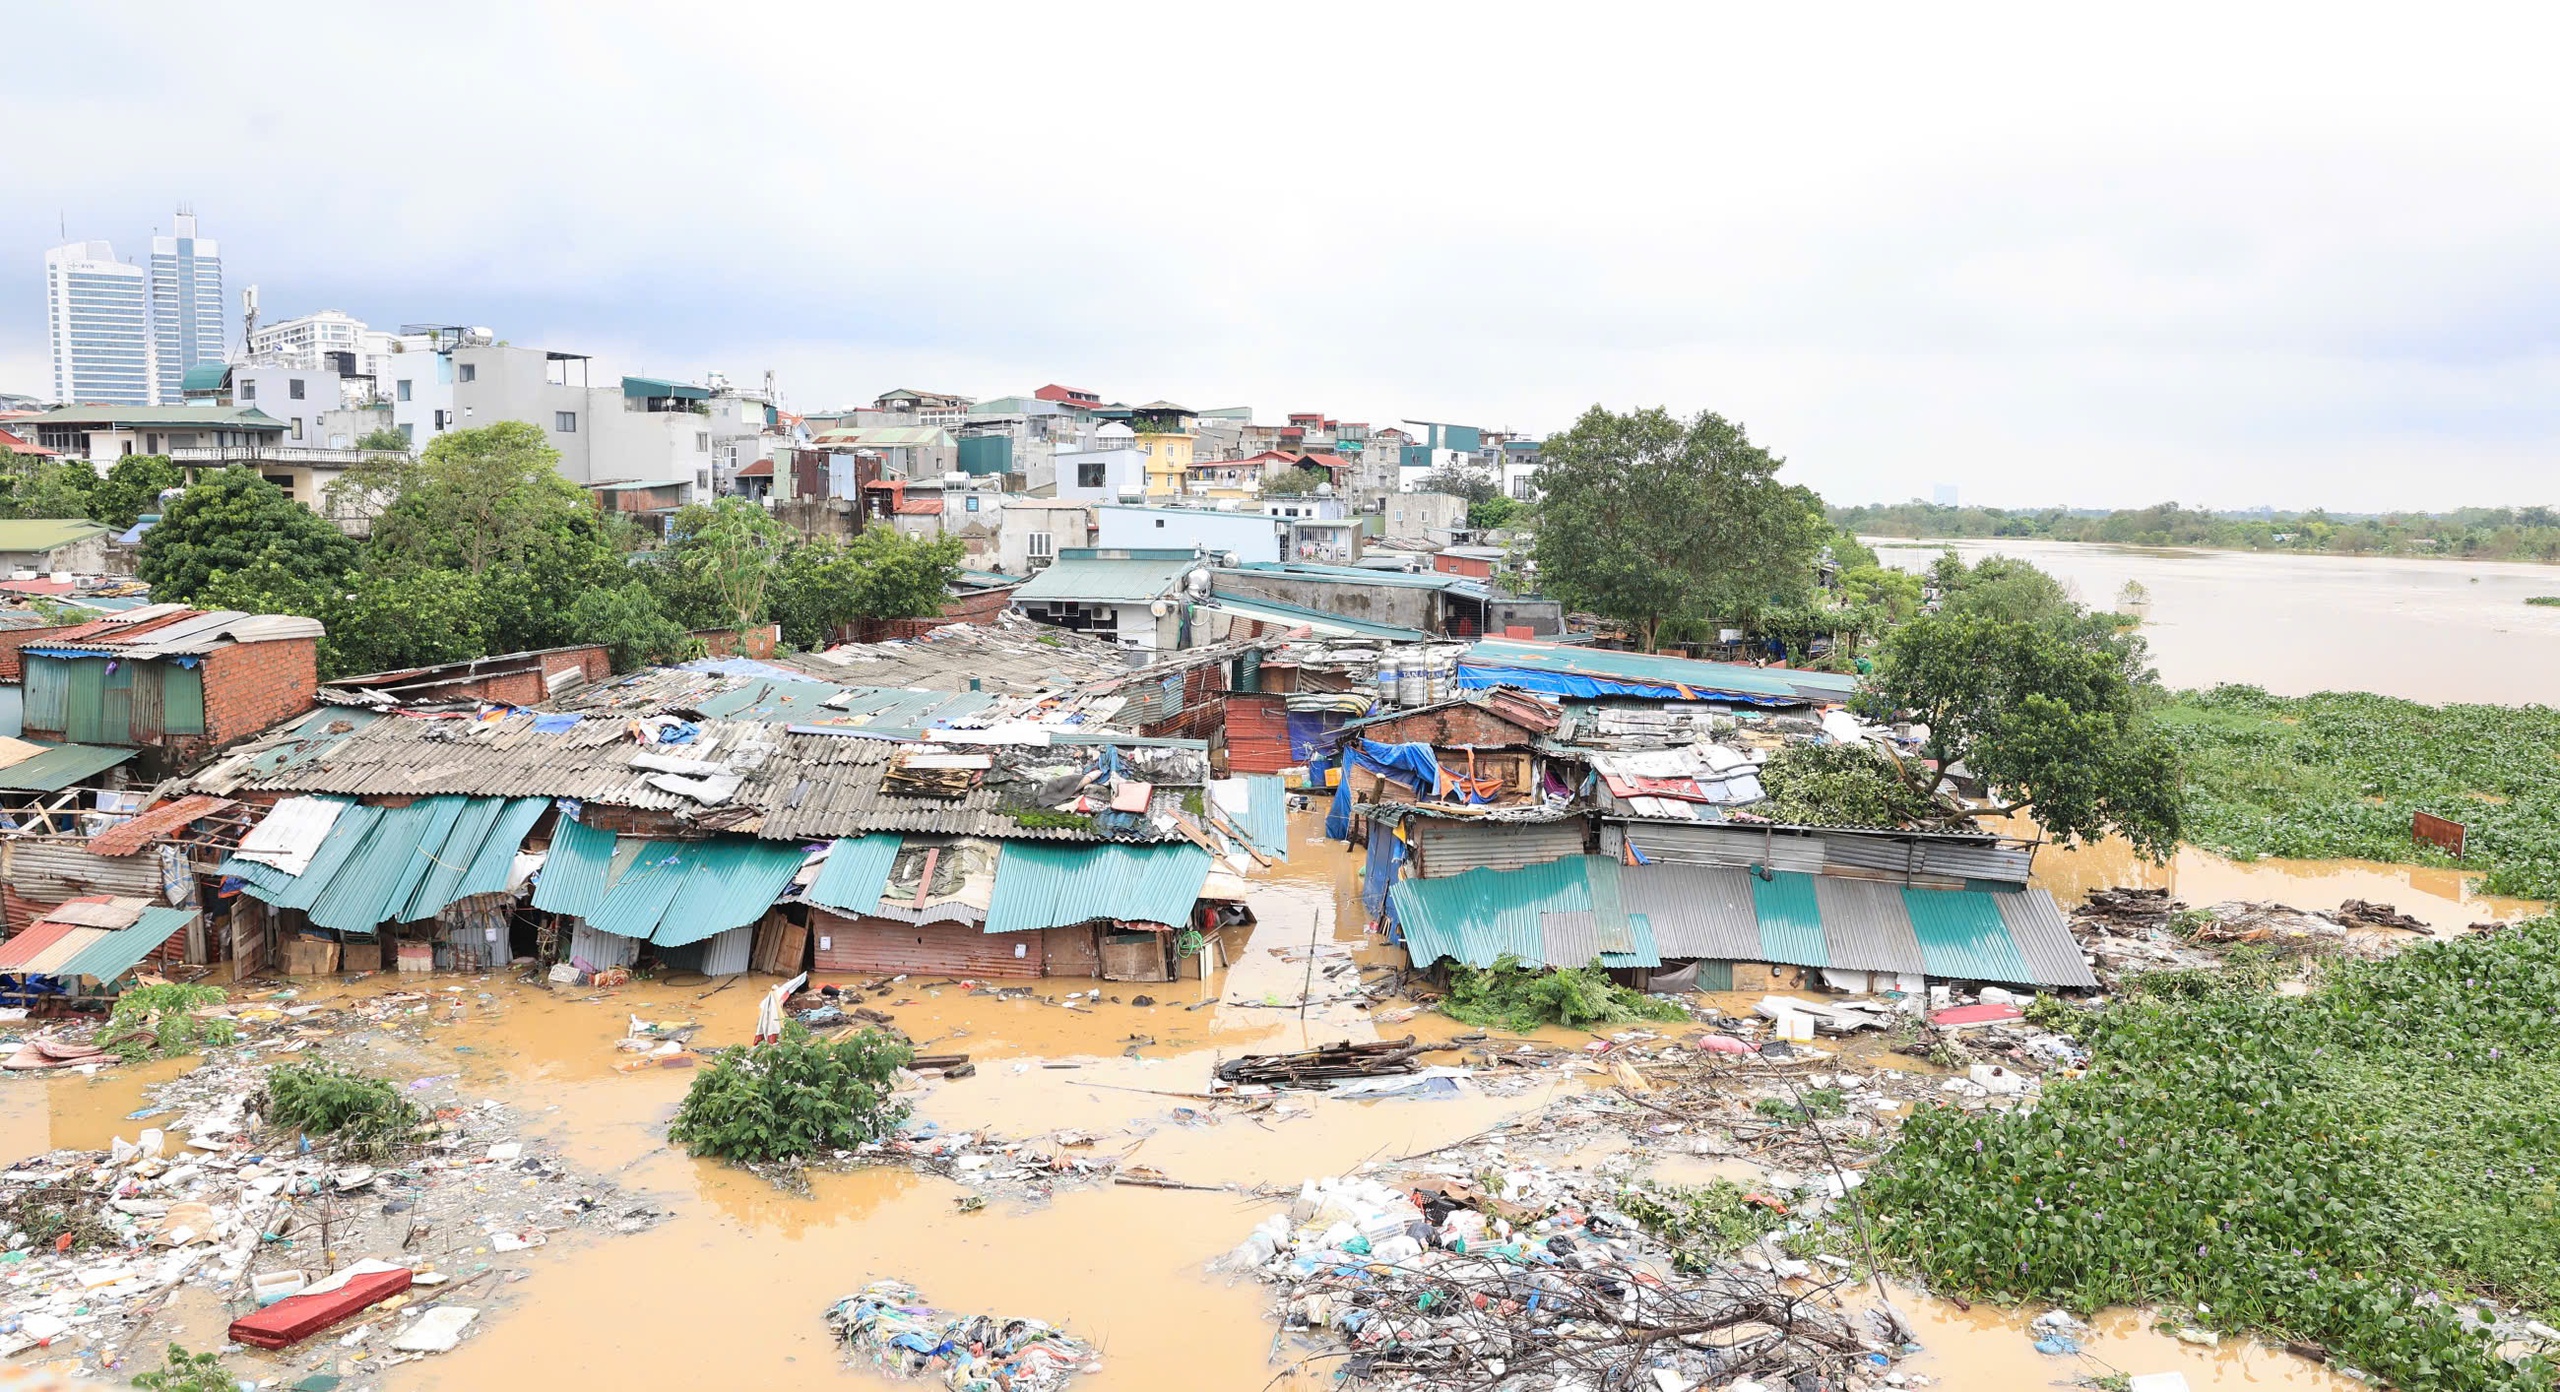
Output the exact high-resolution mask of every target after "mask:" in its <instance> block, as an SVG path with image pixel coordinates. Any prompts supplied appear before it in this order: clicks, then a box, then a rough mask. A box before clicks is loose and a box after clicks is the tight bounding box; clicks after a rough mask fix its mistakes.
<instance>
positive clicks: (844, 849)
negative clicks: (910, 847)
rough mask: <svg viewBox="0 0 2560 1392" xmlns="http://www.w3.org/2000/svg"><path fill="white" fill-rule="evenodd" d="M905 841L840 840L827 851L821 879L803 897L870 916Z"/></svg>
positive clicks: (876, 838)
mask: <svg viewBox="0 0 2560 1392" xmlns="http://www.w3.org/2000/svg"><path fill="white" fill-rule="evenodd" d="M904 840H905V838H903V837H897V836H848V837H845V838H843V839H841V840H839V841H837V842H836V843H835V845H834V846H833V847H832V848H830V849H829V850H828V852H827V861H826V864H825V865H823V866H821V867H820V868H819V870H818V878H817V879H816V881H814V882H813V883H811V884H810V886H809V889H808V892H807V893H806V894H804V895H802V896H801V897H802V898H805V899H807V900H808V901H809V902H810V903H812V904H817V905H820V906H821V907H824V908H830V909H837V910H840V911H842V912H844V913H849V914H867V913H870V912H871V911H872V909H873V908H874V907H875V906H876V905H878V904H879V902H880V890H881V888H882V887H883V886H885V885H887V884H888V883H889V866H890V865H891V863H893V862H895V861H896V860H897V858H898V847H899V846H900V845H901V844H903V843H904Z"/></svg>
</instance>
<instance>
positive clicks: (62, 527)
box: [0, 517, 107, 551]
mask: <svg viewBox="0 0 2560 1392" xmlns="http://www.w3.org/2000/svg"><path fill="white" fill-rule="evenodd" d="M106 533H107V528H105V527H102V526H100V525H98V524H97V523H95V522H89V521H83V520H80V519H76V518H53V517H10V518H0V551H51V550H53V549H54V548H56V547H61V546H70V545H73V544H75V543H78V542H83V541H87V540H88V539H89V538H91V537H94V536H104V535H106Z"/></svg>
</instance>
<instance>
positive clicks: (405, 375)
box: [375, 324, 497, 449]
mask: <svg viewBox="0 0 2560 1392" xmlns="http://www.w3.org/2000/svg"><path fill="white" fill-rule="evenodd" d="M496 338H497V335H496V334H495V333H494V332H493V331H491V330H489V329H485V328H474V327H468V326H465V325H461V324H403V325H401V326H400V333H399V335H398V336H397V337H396V338H394V339H393V340H392V343H391V355H390V358H389V360H388V361H386V362H385V363H384V364H383V365H382V367H381V369H380V370H379V371H378V372H377V373H376V374H375V376H376V380H377V381H378V382H379V383H380V384H381V389H382V394H383V396H384V397H385V398H387V399H388V400H389V401H390V402H391V420H392V428H393V429H395V430H398V431H399V432H400V434H401V436H402V438H404V439H406V440H407V441H408V442H409V447H410V448H411V449H425V448H426V447H427V444H428V442H429V441H431V440H433V439H435V437H437V436H438V435H441V434H443V433H444V432H446V431H448V430H451V429H453V428H454V425H455V422H456V419H457V414H456V412H455V409H454V404H453V387H454V376H455V373H454V368H453V353H454V350H455V349H457V348H463V347H468V346H473V345H481V344H489V343H493V342H495V341H496Z"/></svg>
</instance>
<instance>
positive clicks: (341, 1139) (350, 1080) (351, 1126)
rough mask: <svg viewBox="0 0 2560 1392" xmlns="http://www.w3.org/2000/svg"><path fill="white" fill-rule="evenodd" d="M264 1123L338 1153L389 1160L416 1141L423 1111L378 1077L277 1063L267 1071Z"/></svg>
mask: <svg viewBox="0 0 2560 1392" xmlns="http://www.w3.org/2000/svg"><path fill="white" fill-rule="evenodd" d="M261 1110H262V1111H263V1112H264V1113H265V1115H266V1118H267V1121H268V1122H269V1124H271V1125H274V1126H280V1127H282V1128H284V1129H285V1130H288V1131H299V1132H301V1133H302V1134H303V1135H305V1136H308V1137H311V1138H312V1139H314V1140H325V1141H327V1142H328V1143H329V1145H330V1147H331V1148H332V1149H333V1150H334V1151H336V1152H337V1153H338V1154H340V1155H344V1156H350V1157H353V1158H357V1159H363V1160H375V1161H380V1160H388V1159H391V1158H393V1157H394V1156H396V1155H398V1154H400V1153H401V1152H402V1151H404V1150H406V1149H408V1148H409V1147H410V1146H412V1145H414V1144H416V1143H417V1142H418V1140H419V1139H420V1136H421V1131H422V1128H424V1127H425V1125H426V1121H427V1117H426V1113H424V1112H422V1111H420V1110H418V1108H417V1107H416V1106H415V1105H414V1104H412V1103H411V1102H410V1101H409V1100H408V1099H407V1098H404V1097H402V1096H401V1095H400V1089H399V1088H398V1087H396V1086H394V1085H393V1084H391V1083H390V1082H387V1081H385V1080H384V1079H381V1078H371V1077H367V1076H365V1075H364V1074H362V1073H357V1072H353V1071H351V1070H348V1069H344V1068H339V1067H336V1066H334V1065H331V1064H325V1063H280V1064H277V1065H276V1066H275V1067H273V1068H270V1069H268V1070H267V1088H266V1097H265V1099H264V1105H263V1107H262V1108H261Z"/></svg>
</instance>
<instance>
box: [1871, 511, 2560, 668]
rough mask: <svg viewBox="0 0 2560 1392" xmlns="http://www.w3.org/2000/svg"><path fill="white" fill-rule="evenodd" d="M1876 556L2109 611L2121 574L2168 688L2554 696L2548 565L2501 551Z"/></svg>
mask: <svg viewBox="0 0 2560 1392" xmlns="http://www.w3.org/2000/svg"><path fill="white" fill-rule="evenodd" d="M1869 544H1870V545H1872V546H1874V547H1875V551H1876V556H1877V558H1878V559H1880V560H1882V561H1883V562H1884V563H1885V564H1887V565H1891V566H1899V567H1901V568H1903V569H1906V570H1924V569H1926V568H1927V567H1928V565H1929V563H1930V562H1931V561H1932V560H1934V559H1936V557H1937V556H1938V554H1939V553H1940V552H1941V551H1944V550H1945V549H1947V548H1948V547H1950V546H1952V547H1954V548H1955V550H1956V551H1957V553H1958V554H1960V555H1962V556H1964V557H1965V558H1966V559H1968V560H1973V559H1977V558H1979V557H1982V556H1986V555H1993V554H1998V555H2006V556H2015V557H2017V558H2019V559H2020V560H2025V561H2032V562H2034V563H2035V564H2036V565H2037V566H2039V567H2042V568H2043V569H2044V570H2046V571H2047V572H2049V573H2051V574H2052V575H2053V576H2054V577H2055V578H2056V579H2059V580H2061V581H2062V582H2063V583H2064V584H2065V585H2066V586H2068V587H2069V588H2070V589H2071V590H2072V591H2073V593H2074V594H2075V595H2076V596H2077V597H2078V598H2079V599H2080V600H2081V601H2082V602H2084V603H2087V604H2091V605H2095V606H2097V607H2100V608H2106V609H2115V608H2119V607H2121V606H2120V604H2119V596H2120V595H2121V594H2122V593H2123V591H2124V587H2125V584H2126V582H2127V581H2132V582H2136V583H2138V584H2140V585H2141V587H2142V589H2143V590H2144V591H2145V592H2146V593H2147V594H2148V596H2149V598H2148V600H2147V602H2145V603H2144V604H2143V605H2142V606H2141V609H2140V612H2141V613H2142V616H2143V628H2142V632H2143V636H2144V637H2146V638H2148V639H2149V640H2150V642H2151V653H2152V657H2153V659H2154V660H2155V662H2156V663H2157V665H2158V666H2159V669H2160V676H2161V679H2162V680H2163V681H2166V682H2167V683H2168V684H2169V685H2171V686H2173V687H2190V686H2211V685H2213V684H2215V683H2217V682H2249V683H2253V684H2255V685H2258V686H2263V687H2265V688H2266V689H2267V690H2269V691H2272V692H2275V693H2277V694H2278V695H2283V696H2300V695H2304V694H2307V693H2309V692H2313V691H2378V692H2381V693H2382V694H2384V695H2386V696H2401V697H2406V698H2408V699H2410V700H2413V701H2426V702H2430V703H2439V704H2440V703H2443V702H2446V701H2477V702H2487V703H2491V704H2497V705H2527V704H2533V703H2541V704H2545V705H2548V704H2550V703H2551V701H2552V700H2553V693H2554V692H2560V609H2555V608H2549V607H2535V606H2531V605H2527V604H2526V603H2525V602H2524V601H2525V599H2526V598H2527V597H2529V596H2532V595H2547V594H2560V567H2553V566H2542V565H2532V564H2527V563H2523V562H2503V561H2451V560H2446V561H2431V560H2420V559H2412V558H2384V557H2357V556H2296V555H2274V554H2267V553H2260V552H2248V551H2191V550H2179V549H2175V548H2152V547H2135V546H2104V545H2095V544H2086V543H2080V542H2066V541H2036V540H2001V541H1988V540H1966V541H1954V542H1939V541H1927V542H1914V541H1904V540H1899V539H1892V538H1887V539H1882V540H1878V539H1874V538H1870V539H1869Z"/></svg>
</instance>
